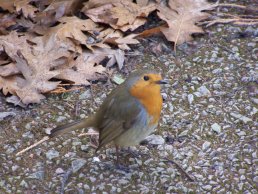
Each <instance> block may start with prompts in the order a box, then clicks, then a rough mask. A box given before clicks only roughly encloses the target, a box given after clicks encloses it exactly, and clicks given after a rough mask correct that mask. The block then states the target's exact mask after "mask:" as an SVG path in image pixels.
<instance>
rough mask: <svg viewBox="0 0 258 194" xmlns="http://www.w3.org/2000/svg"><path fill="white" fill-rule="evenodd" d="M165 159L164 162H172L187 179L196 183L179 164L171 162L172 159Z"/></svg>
mask: <svg viewBox="0 0 258 194" xmlns="http://www.w3.org/2000/svg"><path fill="white" fill-rule="evenodd" d="M164 159H165V161H164V162H170V163H172V164H175V165H176V167H177V168H178V169H179V170H180V171H181V172H182V173H183V174H185V175H186V177H187V178H188V179H189V180H190V181H192V182H195V180H194V179H193V178H192V177H191V176H190V175H189V174H188V173H187V172H186V171H185V170H184V169H183V168H182V167H181V166H180V165H179V164H178V163H177V162H175V161H174V160H170V159H168V158H164Z"/></svg>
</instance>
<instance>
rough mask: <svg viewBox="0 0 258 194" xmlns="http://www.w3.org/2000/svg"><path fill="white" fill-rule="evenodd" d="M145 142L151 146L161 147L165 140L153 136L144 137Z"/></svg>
mask: <svg viewBox="0 0 258 194" xmlns="http://www.w3.org/2000/svg"><path fill="white" fill-rule="evenodd" d="M145 140H147V141H148V143H149V144H152V145H162V144H164V143H165V139H164V138H163V137H162V136H160V135H154V134H152V135H150V136H148V137H146V139H145Z"/></svg>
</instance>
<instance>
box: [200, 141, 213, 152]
mask: <svg viewBox="0 0 258 194" xmlns="http://www.w3.org/2000/svg"><path fill="white" fill-rule="evenodd" d="M210 146H211V143H210V142H208V141H205V142H204V143H203V144H202V150H203V151H206V150H208V149H209V147H210Z"/></svg>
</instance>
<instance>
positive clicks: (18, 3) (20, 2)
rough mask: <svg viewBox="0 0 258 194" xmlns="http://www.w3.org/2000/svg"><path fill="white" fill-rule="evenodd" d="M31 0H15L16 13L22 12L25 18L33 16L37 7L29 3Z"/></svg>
mask: <svg viewBox="0 0 258 194" xmlns="http://www.w3.org/2000/svg"><path fill="white" fill-rule="evenodd" d="M32 1H33V0H15V1H14V6H15V8H16V11H17V13H19V12H22V13H23V15H24V17H25V18H33V17H35V12H36V11H38V9H37V8H36V7H34V6H32V5H31V4H30V3H31V2H32Z"/></svg>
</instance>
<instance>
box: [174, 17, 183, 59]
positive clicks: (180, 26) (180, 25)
mask: <svg viewBox="0 0 258 194" xmlns="http://www.w3.org/2000/svg"><path fill="white" fill-rule="evenodd" d="M183 17H184V15H183V16H182V17H181V20H180V24H179V28H178V31H177V34H176V40H175V44H174V52H175V56H176V45H177V41H178V38H179V34H180V32H181V28H182V23H183Z"/></svg>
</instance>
